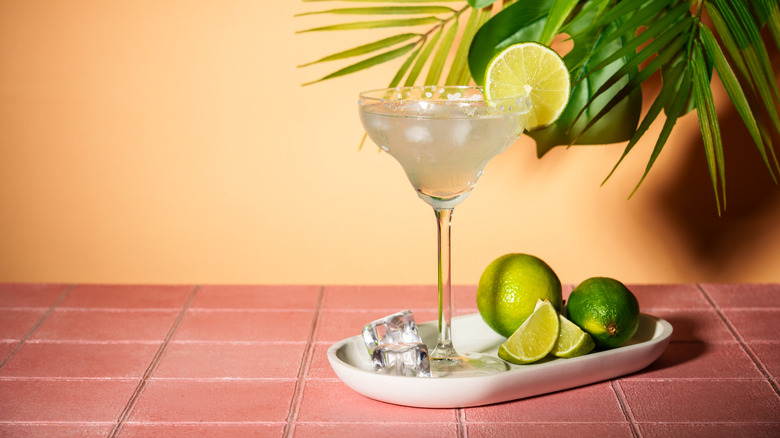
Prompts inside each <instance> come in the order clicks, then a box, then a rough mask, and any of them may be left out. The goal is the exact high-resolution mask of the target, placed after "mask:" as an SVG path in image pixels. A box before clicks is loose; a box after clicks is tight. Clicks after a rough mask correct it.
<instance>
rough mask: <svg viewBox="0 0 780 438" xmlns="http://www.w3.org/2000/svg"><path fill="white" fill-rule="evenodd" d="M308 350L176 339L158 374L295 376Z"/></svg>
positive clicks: (300, 345) (293, 346) (298, 345)
mask: <svg viewBox="0 0 780 438" xmlns="http://www.w3.org/2000/svg"><path fill="white" fill-rule="evenodd" d="M305 349H306V344H304V343H294V344H283V343H262V344H258V343H246V342H244V343H240V342H177V341H173V342H171V343H170V344H169V345H168V349H167V350H166V351H165V354H164V355H163V357H162V359H161V360H160V364H159V365H158V367H157V369H156V370H155V371H154V377H169V378H189V379H193V378H194V379H197V378H205V379H213V378H291V379H294V378H297V377H298V369H299V368H300V366H301V358H302V357H303V352H304V350H305Z"/></svg>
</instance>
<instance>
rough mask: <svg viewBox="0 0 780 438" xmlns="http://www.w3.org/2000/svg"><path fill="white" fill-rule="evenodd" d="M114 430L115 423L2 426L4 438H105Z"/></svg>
mask: <svg viewBox="0 0 780 438" xmlns="http://www.w3.org/2000/svg"><path fill="white" fill-rule="evenodd" d="M113 428H114V423H113V422H110V423H108V422H104V423H94V422H85V423H54V424H45V423H44V424H35V423H4V424H0V436H2V437H17V438H20V437H34V438H104V437H107V436H108V434H109V433H111V429H113Z"/></svg>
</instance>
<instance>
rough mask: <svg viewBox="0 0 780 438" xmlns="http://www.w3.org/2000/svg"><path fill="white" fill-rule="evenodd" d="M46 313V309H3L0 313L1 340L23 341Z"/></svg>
mask: <svg viewBox="0 0 780 438" xmlns="http://www.w3.org/2000/svg"><path fill="white" fill-rule="evenodd" d="M45 313H46V310H44V309H40V310H33V309H24V310H22V309H3V310H2V311H0V339H4V340H9V341H10V340H18V339H22V338H23V337H24V336H25V335H26V334H28V333H29V332H30V330H32V328H33V327H35V324H37V323H38V321H39V320H40V319H41V317H42V316H43V315H44V314H45Z"/></svg>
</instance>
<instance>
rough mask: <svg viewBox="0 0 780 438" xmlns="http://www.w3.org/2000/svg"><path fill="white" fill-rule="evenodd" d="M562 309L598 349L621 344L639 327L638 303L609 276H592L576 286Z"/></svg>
mask: <svg viewBox="0 0 780 438" xmlns="http://www.w3.org/2000/svg"><path fill="white" fill-rule="evenodd" d="M566 310H567V312H568V314H569V320H571V322H573V323H575V324H577V325H578V326H579V327H580V328H582V329H583V330H585V331H586V332H587V333H589V334H590V335H591V336H593V340H594V341H595V342H596V345H597V346H599V347H601V348H615V347H619V346H620V345H623V344H624V343H625V342H626V341H628V340H629V339H631V337H632V336H634V333H636V331H637V328H638V327H639V302H638V301H637V299H636V297H635V296H634V294H633V293H632V292H631V291H630V290H629V289H628V288H627V287H626V286H625V285H624V284H623V283H621V282H620V281H618V280H615V279H613V278H609V277H593V278H589V279H587V280H585V281H583V282H582V283H580V284H579V285H577V287H575V288H574V290H573V291H572V292H571V294H570V295H569V300H568V302H567V303H566Z"/></svg>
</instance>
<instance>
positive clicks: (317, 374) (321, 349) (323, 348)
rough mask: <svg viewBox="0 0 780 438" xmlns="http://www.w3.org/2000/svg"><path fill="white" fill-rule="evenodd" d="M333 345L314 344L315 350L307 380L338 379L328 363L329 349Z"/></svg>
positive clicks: (324, 343) (327, 343)
mask: <svg viewBox="0 0 780 438" xmlns="http://www.w3.org/2000/svg"><path fill="white" fill-rule="evenodd" d="M330 346H331V343H329V342H317V343H316V344H314V350H313V352H312V355H311V360H310V362H309V370H308V372H307V373H306V377H307V378H312V379H337V378H338V376H336V373H335V372H333V368H331V366H330V362H328V348H330Z"/></svg>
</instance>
